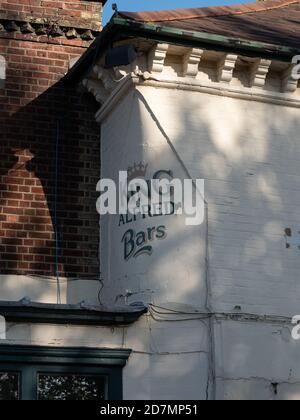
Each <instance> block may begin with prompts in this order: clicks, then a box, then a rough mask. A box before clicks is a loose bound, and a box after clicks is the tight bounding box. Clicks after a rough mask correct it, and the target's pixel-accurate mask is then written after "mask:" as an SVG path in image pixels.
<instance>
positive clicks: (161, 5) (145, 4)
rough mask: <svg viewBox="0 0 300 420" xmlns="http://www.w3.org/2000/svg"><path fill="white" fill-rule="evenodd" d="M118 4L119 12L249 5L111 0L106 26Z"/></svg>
mask: <svg viewBox="0 0 300 420" xmlns="http://www.w3.org/2000/svg"><path fill="white" fill-rule="evenodd" d="M248 1H250V0H248ZM253 1H254V0H253ZM113 3H117V5H118V8H119V10H127V11H136V12H137V11H141V10H162V9H176V8H180V7H206V6H222V5H224V4H226V5H227V4H239V3H247V1H246V0H244V1H243V0H229V1H228V0H109V1H108V2H107V3H106V5H105V7H104V24H106V23H107V22H108V21H109V19H110V18H111V16H112V14H113V11H112V9H111V5H112V4H113Z"/></svg>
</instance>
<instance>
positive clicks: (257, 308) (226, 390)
mask: <svg viewBox="0 0 300 420" xmlns="http://www.w3.org/2000/svg"><path fill="white" fill-rule="evenodd" d="M139 93H140V94H142V96H143V97H144V98H145V101H146V103H147V104H148V105H147V106H146V105H145V102H144V101H143V100H141V96H140V94H139ZM148 107H149V108H150V109H151V110H152V111H153V112H154V114H155V115H156V117H157V118H158V120H159V123H160V126H161V127H162V128H163V130H164V131H165V133H166V134H167V136H168V137H169V140H170V141H171V142H172V145H173V147H174V148H175V149H176V151H177V156H176V155H175V153H174V150H172V148H171V147H170V144H168V142H167V141H166V139H165V138H164V136H163V135H162V132H161V130H160V129H159V127H158V125H157V123H156V122H155V121H154V119H153V116H151V115H150V113H149V108H148ZM299 129H300V123H299V110H298V109H297V108H292V107H288V106H278V105H275V104H272V103H264V102H258V101H253V100H251V98H250V96H249V100H242V99H236V98H229V97H225V96H224V97H221V96H219V95H218V96H216V95H211V94H205V93H201V92H191V91H184V90H180V89H177V90H176V89H164V88H160V89H157V88H155V87H153V86H138V87H137V88H136V90H135V91H130V93H129V94H127V95H126V97H125V98H123V99H122V101H121V102H120V103H119V105H118V106H117V107H116V108H115V109H114V111H113V112H112V113H111V114H110V115H109V117H108V118H106V120H105V121H103V122H102V159H103V161H102V169H103V173H102V176H104V177H112V178H115V177H116V176H117V173H116V171H117V170H119V169H122V170H126V169H127V168H128V166H131V165H132V164H133V163H134V162H139V161H140V160H143V161H145V162H147V163H148V162H149V165H150V166H149V172H150V174H151V173H153V171H154V170H157V169H160V168H162V169H164V168H165V169H172V170H173V172H174V173H175V174H176V176H178V177H179V178H182V177H184V175H185V172H184V171H183V165H182V163H181V162H183V164H184V167H185V168H186V169H187V170H188V172H189V173H190V174H191V176H192V177H193V178H204V179H205V190H206V192H205V197H206V200H207V202H208V214H209V220H208V226H209V237H208V243H209V270H208V276H209V284H210V287H211V305H212V310H213V312H217V313H232V312H234V311H237V308H238V311H237V312H240V313H254V314H257V315H261V316H262V317H263V316H265V315H268V316H269V317H268V322H265V321H264V320H263V318H261V319H259V320H258V321H245V318H244V317H243V316H241V317H240V319H239V320H236V321H233V320H228V319H226V315H225V318H224V316H223V318H222V316H221V315H219V316H220V318H218V319H217V320H216V321H215V322H214V325H213V333H214V342H213V344H214V347H215V359H216V372H215V373H216V378H217V379H216V397H217V398H218V399H234V398H238V399H294V398H300V393H299V392H300V388H299V386H298V383H299V382H300V372H298V368H297V364H298V354H299V355H300V345H299V343H298V342H296V341H293V340H292V338H291V328H292V327H291V324H290V321H289V317H291V316H293V315H295V314H297V313H298V312H299V310H300V283H299V281H298V270H299V261H300V260H299V252H300V251H299V249H298V247H296V246H294V247H291V248H290V249H287V248H286V239H285V236H284V230H285V228H287V227H291V228H293V230H294V232H298V231H299V226H300V214H299V212H298V204H299V203H298V202H299V199H298V197H299V196H300V194H299V179H300V178H299V175H300V172H299V160H300V146H299V142H298V133H299ZM178 156H179V157H180V160H181V162H180V160H179V159H178ZM162 223H165V224H166V225H167V226H168V237H167V239H165V240H164V241H161V242H160V243H159V244H157V245H155V249H154V253H153V255H152V256H151V257H149V256H143V257H139V258H140V259H138V260H136V261H134V262H133V261H129V262H124V261H123V258H122V246H121V238H122V235H123V233H124V229H119V228H118V224H117V219H116V218H115V217H111V218H110V219H109V221H107V220H105V219H103V225H102V230H101V234H102V242H101V243H102V251H101V257H102V270H103V273H102V274H103V277H104V279H105V288H104V291H103V299H104V300H106V301H110V302H112V301H114V300H115V299H117V300H118V299H120V296H124V295H126V294H128V291H129V292H130V294H131V293H132V294H133V295H132V296H129V297H128V299H127V301H128V302H131V301H136V300H138V301H143V302H146V303H147V302H152V303H154V304H156V305H158V306H162V307H165V308H173V309H174V308H180V307H181V305H186V306H185V312H192V311H195V310H197V309H198V310H199V311H201V310H203V309H204V302H205V298H206V293H207V290H206V286H205V284H206V283H205V273H206V270H205V268H206V265H205V247H206V241H207V238H206V229H205V225H204V226H202V227H201V228H189V227H186V226H184V223H182V220H180V218H178V217H173V218H172V217H169V218H167V219H165V221H164V222H162ZM144 226H147V224H146V225H144V224H143V223H142V224H140V225H137V227H136V229H143V227H144ZM274 316H280V317H282V320H280V321H278V322H276V321H275V318H274ZM272 317H273V318H272ZM174 328H175V330H176V332H175V335H176V336H180V335H181V334H182V329H180V322H179V321H178V322H177V323H175V327H174ZM177 328H178V330H177ZM166 329H168V324H167V323H166ZM195 333H196V331H193V332H192V333H191V334H192V335H193V334H195ZM196 334H198V332H197V333H196ZM207 334H208V335H207V337H208V338H207V343H206V346H207V347H208V348H209V345H210V340H209V330H208V331H207ZM185 340H186V333H185V334H184V336H182V341H185ZM188 343H189V340H188V341H187V346H185V347H184V351H188V348H189V344H188ZM157 345H158V346H160V341H157ZM175 350H176V349H175ZM174 357H177V366H180V364H181V363H183V365H184V364H185V363H187V361H190V360H191V359H190V358H189V357H187V358H185V359H184V361H183V360H182V356H174V355H173V356H172V358H174ZM166 360H168V357H167V356H166ZM207 360H208V359H206V363H208V361H207ZM150 370H151V371H153V370H154V367H151V368H150ZM168 375H170V377H171V370H169V372H168ZM190 382H191V383H193V389H199V390H200V389H203V388H204V387H205V383H207V376H203V375H201V374H200V375H196V376H194V375H191V376H190ZM272 384H273V385H272ZM277 384H278V385H277ZM155 386H156V385H155ZM181 387H182V384H181V383H179V384H178V387H176V390H177V391H176V390H175V391H174V392H173V397H175V395H176V394H177V396H179V395H181V391H182V389H181ZM157 392H158V395H160V389H158V390H157ZM151 396H154V395H151ZM132 397H133V395H132ZM149 397H150V394H149ZM198 398H200V393H199V394H198Z"/></svg>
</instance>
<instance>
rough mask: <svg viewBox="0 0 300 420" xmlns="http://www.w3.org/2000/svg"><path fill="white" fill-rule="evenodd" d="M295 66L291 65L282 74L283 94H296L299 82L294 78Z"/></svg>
mask: <svg viewBox="0 0 300 420" xmlns="http://www.w3.org/2000/svg"><path fill="white" fill-rule="evenodd" d="M294 67H295V65H294V64H292V65H290V66H289V67H288V68H287V69H286V70H285V71H284V72H283V73H282V85H281V87H282V92H285V93H294V92H296V89H297V87H298V80H297V79H296V78H295V77H293V69H294Z"/></svg>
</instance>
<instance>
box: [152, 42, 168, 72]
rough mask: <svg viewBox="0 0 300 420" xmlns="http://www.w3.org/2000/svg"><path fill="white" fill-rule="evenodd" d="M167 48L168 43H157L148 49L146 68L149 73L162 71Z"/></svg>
mask: <svg viewBox="0 0 300 420" xmlns="http://www.w3.org/2000/svg"><path fill="white" fill-rule="evenodd" d="M168 48H169V45H168V44H157V45H155V46H154V47H153V48H152V49H151V50H150V52H149V54H148V68H149V71H150V72H151V73H161V72H162V71H163V69H164V64H165V59H166V56H167V51H168Z"/></svg>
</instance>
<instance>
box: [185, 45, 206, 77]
mask: <svg viewBox="0 0 300 420" xmlns="http://www.w3.org/2000/svg"><path fill="white" fill-rule="evenodd" d="M203 53H204V50H200V49H198V48H192V49H191V50H190V51H189V52H188V53H187V54H185V55H184V56H183V76H189V77H194V78H195V77H196V76H197V74H198V71H199V64H200V61H201V57H202V55H203Z"/></svg>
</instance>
